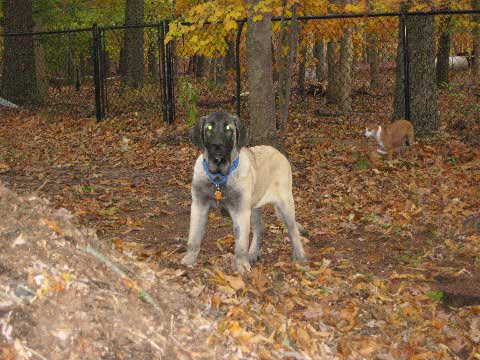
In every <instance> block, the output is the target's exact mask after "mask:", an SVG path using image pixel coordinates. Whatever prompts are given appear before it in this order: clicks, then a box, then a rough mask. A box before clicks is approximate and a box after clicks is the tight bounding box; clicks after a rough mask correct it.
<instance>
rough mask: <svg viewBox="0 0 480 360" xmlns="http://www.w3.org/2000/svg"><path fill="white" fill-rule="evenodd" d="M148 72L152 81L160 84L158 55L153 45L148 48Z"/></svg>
mask: <svg viewBox="0 0 480 360" xmlns="http://www.w3.org/2000/svg"><path fill="white" fill-rule="evenodd" d="M147 57H148V71H149V72H150V75H151V80H152V81H153V82H155V83H158V79H159V76H158V60H157V53H156V52H155V45H154V44H153V43H152V44H150V45H149V46H148V53H147Z"/></svg>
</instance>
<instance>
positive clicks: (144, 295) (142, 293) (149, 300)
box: [84, 246, 163, 314]
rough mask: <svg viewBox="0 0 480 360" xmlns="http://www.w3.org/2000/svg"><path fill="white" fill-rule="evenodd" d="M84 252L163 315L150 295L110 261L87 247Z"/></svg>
mask: <svg viewBox="0 0 480 360" xmlns="http://www.w3.org/2000/svg"><path fill="white" fill-rule="evenodd" d="M84 251H85V252H86V253H88V254H91V255H93V256H94V257H95V258H97V260H99V261H100V262H101V263H103V264H105V265H106V266H107V267H109V268H110V269H111V270H113V271H114V272H115V273H117V274H118V275H119V276H120V277H121V278H122V279H123V280H126V281H127V282H128V283H130V284H131V287H132V288H133V289H134V290H136V291H137V292H138V293H139V296H140V297H141V298H142V299H144V300H145V301H146V302H147V303H149V304H150V305H152V306H153V308H154V309H155V310H157V311H158V312H159V313H161V314H163V310H162V309H161V308H160V306H159V305H158V304H157V302H156V301H155V300H153V298H152V297H151V296H150V294H148V293H147V292H146V291H145V290H144V289H143V288H142V287H141V286H139V285H138V284H137V283H136V282H134V281H133V280H132V279H130V277H128V275H127V274H125V272H123V271H122V270H121V269H120V268H119V267H118V266H117V265H115V264H114V263H112V262H111V261H110V260H108V259H107V258H106V257H104V256H103V255H102V254H100V253H99V252H98V251H97V250H95V249H94V248H92V247H91V246H87V247H86V248H85V249H84Z"/></svg>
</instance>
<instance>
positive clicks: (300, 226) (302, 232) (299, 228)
mask: <svg viewBox="0 0 480 360" xmlns="http://www.w3.org/2000/svg"><path fill="white" fill-rule="evenodd" d="M297 227H298V231H300V235H302V236H304V237H308V235H310V234H309V233H308V231H307V230H306V229H305V228H304V227H303V226H302V224H300V223H298V222H297Z"/></svg>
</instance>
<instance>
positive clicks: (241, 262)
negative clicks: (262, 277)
mask: <svg viewBox="0 0 480 360" xmlns="http://www.w3.org/2000/svg"><path fill="white" fill-rule="evenodd" d="M235 262H236V264H237V271H238V273H239V274H240V275H244V274H246V273H248V272H250V270H252V267H251V266H250V263H249V262H248V260H247V259H236V261H235Z"/></svg>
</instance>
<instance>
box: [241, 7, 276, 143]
mask: <svg viewBox="0 0 480 360" xmlns="http://www.w3.org/2000/svg"><path fill="white" fill-rule="evenodd" d="M259 1H260V0H250V4H251V5H252V8H253V6H255V5H257V4H258V2H259ZM255 15H256V14H255V13H254V12H253V11H251V13H250V14H249V17H248V28H247V71H248V87H249V91H250V95H249V97H248V100H249V101H248V102H249V109H250V142H251V143H252V144H253V145H259V144H266V145H276V144H277V136H276V126H275V93H274V89H273V74H272V31H271V27H270V20H271V14H268V13H263V14H262V19H261V20H257V21H253V17H254V16H255Z"/></svg>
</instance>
